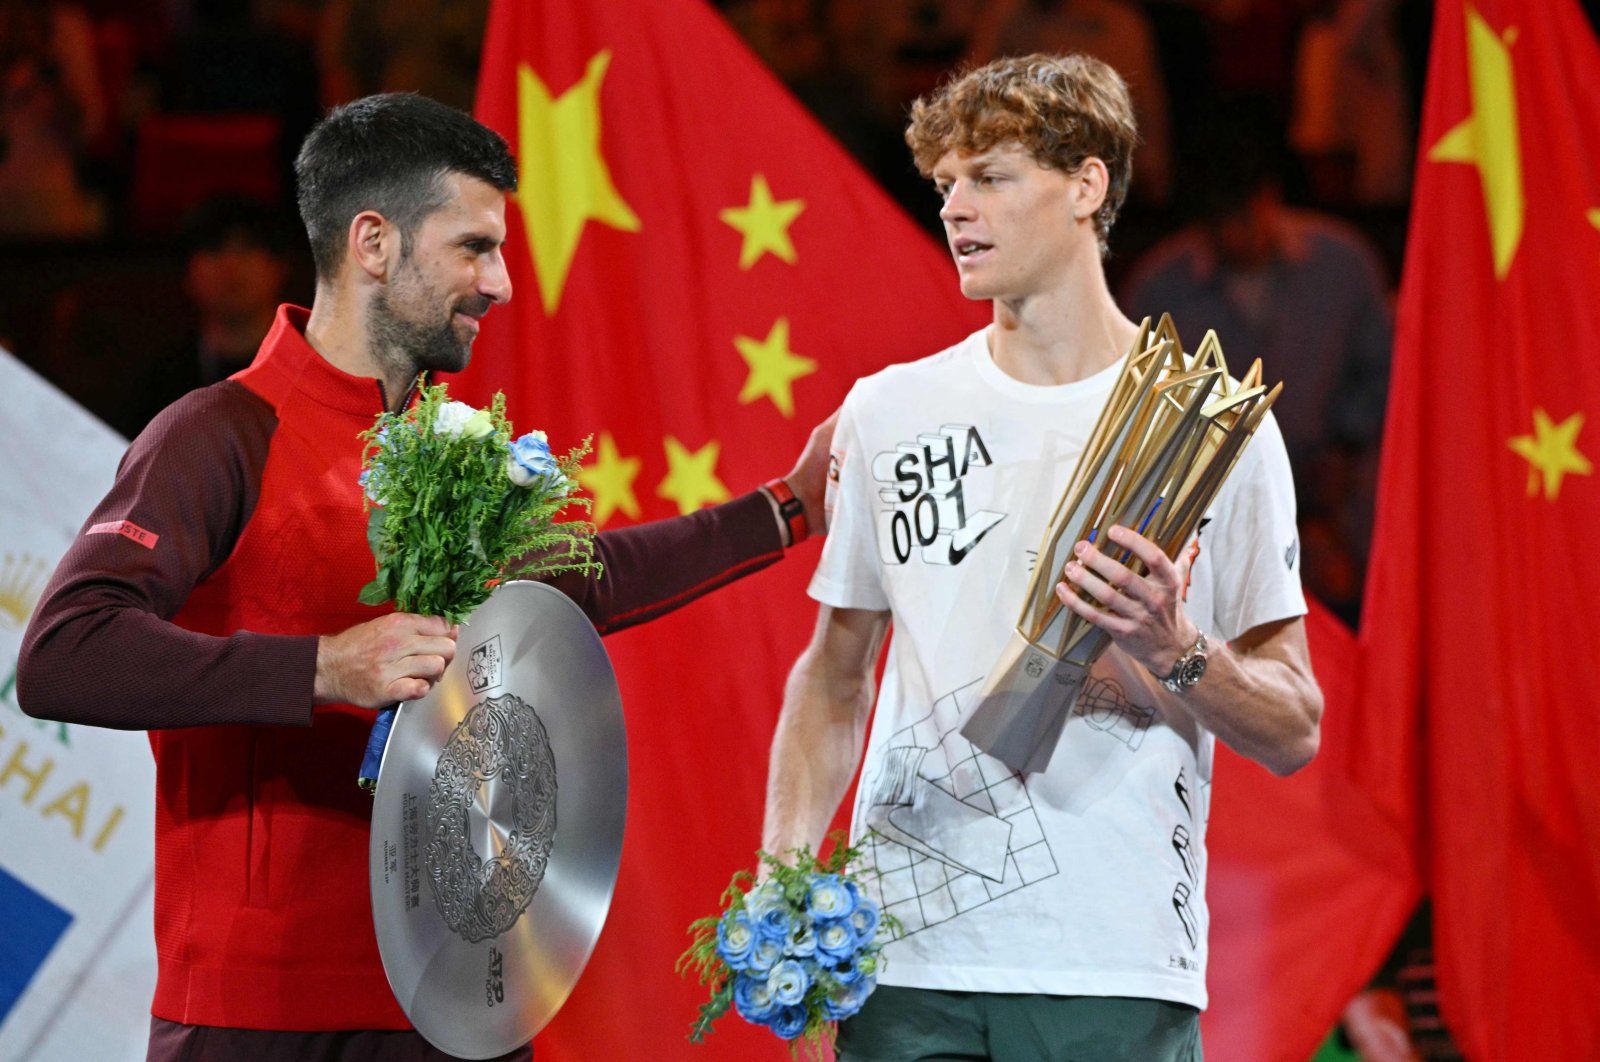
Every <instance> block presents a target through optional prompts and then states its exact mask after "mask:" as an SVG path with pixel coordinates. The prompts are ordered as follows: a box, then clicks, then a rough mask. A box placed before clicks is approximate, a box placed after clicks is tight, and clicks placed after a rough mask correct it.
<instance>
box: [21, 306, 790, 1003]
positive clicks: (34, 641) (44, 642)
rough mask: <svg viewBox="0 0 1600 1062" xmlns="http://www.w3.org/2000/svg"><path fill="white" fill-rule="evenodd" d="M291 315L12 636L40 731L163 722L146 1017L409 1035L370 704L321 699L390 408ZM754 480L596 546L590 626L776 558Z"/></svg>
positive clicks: (217, 392) (155, 457)
mask: <svg viewBox="0 0 1600 1062" xmlns="http://www.w3.org/2000/svg"><path fill="white" fill-rule="evenodd" d="M306 320H307V311H305V310H303V309H300V308H297V307H283V308H281V309H280V310H279V312H278V316H277V320H276V322H275V323H274V326H273V329H272V331H271V333H270V334H269V335H268V336H267V338H266V340H265V341H264V342H263V344H262V347H261V351H260V353H259V354H258V355H257V357H256V360H255V361H254V363H252V364H251V366H250V367H249V368H248V369H246V370H244V371H243V372H241V373H239V374H238V375H236V376H234V377H233V378H232V379H230V380H227V381H225V382H223V383H220V384H217V385H215V386H212V387H208V388H204V389H202V390H199V391H196V392H193V393H191V394H190V395H188V396H186V397H185V398H183V399H182V400H181V401H179V402H177V403H176V404H174V405H173V406H172V407H170V408H169V409H167V410H166V411H165V412H163V413H162V414H161V415H160V416H159V417H158V418H156V420H155V421H154V422H153V423H152V424H151V426H150V428H149V429H147V430H146V431H145V432H144V433H143V434H142V435H140V436H139V438H138V439H137V440H136V441H135V442H134V443H133V445H132V446H131V447H130V448H129V450H128V452H127V454H126V456H125V457H124V458H123V461H122V464H121V466H120V468H119V470H118V473H117V478H116V482H115V484H114V485H113V486H112V488H111V492H110V493H109V494H108V495H107V496H106V498H105V500H104V501H102V502H101V503H100V505H99V507H98V508H96V509H95V511H94V514H93V515H92V516H91V517H90V518H89V520H88V522H87V523H86V524H85V526H84V530H83V532H82V534H80V535H79V537H78V539H77V540H76V542H75V543H74V544H73V546H72V547H71V548H70V549H69V550H68V552H67V554H66V556H65V558H63V560H62V562H61V564H60V566H59V567H58V568H57V570H56V573H55V575H54V577H53V578H52V579H51V581H50V584H49V586H48V587H47V588H46V591H45V595H44V597H43V599H42V601H41V602H40V605H39V608H38V610H37V612H36V613H35V615H34V618H33V621H32V623H31V624H30V626H29V629H28V632H27V635H26V636H25V638H24V641H23V646H22V653H21V661H20V672H19V675H18V683H17V694H18V699H19V702H20V703H21V705H22V707H23V709H24V710H25V711H27V712H28V713H29V714H31V715H35V716H38V717H41V718H49V719H59V720H63V721H66V722H73V723H87V724H92V725H97V726H109V727H117V728H121V729H135V730H140V729H147V730H150V731H151V733H150V744H151V747H152V749H153V750H154V753H155V759H156V787H157V793H156V798H157V806H156V947H157V954H158V956H159V968H160V973H159V977H158V979H157V983H156V996H155V1002H154V1005H153V1007H152V1013H154V1014H155V1015H156V1016H157V1017H161V1018H166V1019H168V1020H171V1021H175V1022H182V1023H185V1024H192V1025H219V1026H231V1027H237V1028H255V1029H284V1030H325V1029H403V1028H407V1027H408V1023H407V1021H406V1019H405V1016H404V1014H403V1013H402V1012H401V1010H400V1006H399V1004H398V1003H397V1002H396V1001H395V999H394V996H393V994H392V993H391V992H390V990H389V985H388V981H387V980H386V979H385V977H384V973H383V966H382V963H381V961H380V959H379V956H378V946H377V940H376V938H375V936H374V934H373V927H372V914H371V908H370V902H369V898H368V885H367V838H368V828H369V820H370V816H371V810H372V802H371V798H370V797H368V796H367V794H365V793H363V792H361V791H360V790H359V789H358V788H357V787H356V786H355V784H354V781H353V779H354V777H355V771H356V768H357V767H358V766H359V764H360V762H361V753H362V748H363V746H364V744H365V741H366V736H367V731H368V729H369V728H370V726H371V722H372V718H373V713H372V712H371V711H368V710H363V709H359V708H355V707H352V706H350V705H322V706H319V707H317V708H315V710H313V707H312V703H311V698H312V685H313V681H314V678H315V674H316V657H317V636H318V635H322V634H334V633H337V632H339V631H342V630H344V629H346V628H348V627H350V626H352V625H354V624H357V623H360V622H363V621H365V620H370V619H372V618H374V617H376V616H379V615H382V614H383V612H384V611H386V609H381V608H372V607H368V606H364V605H360V604H358V603H357V601H356V596H357V593H358V592H359V591H360V589H361V587H362V586H363V585H364V584H365V583H367V582H368V581H369V580H370V579H371V578H372V576H373V571H374V564H373V560H372V555H371V553H370V551H369V550H368V547H367V541H366V516H365V513H364V512H363V509H362V504H361V489H360V487H359V485H358V484H357V481H356V477H357V475H358V474H359V471H360V468H359V465H360V456H361V444H360V442H359V440H358V439H357V435H358V434H359V433H360V432H362V431H364V430H365V429H367V428H368V427H370V426H371V425H372V423H373V419H374V417H375V416H376V415H377V414H378V413H379V412H381V410H382V408H383V399H382V393H381V391H380V389H379V386H378V382H377V381H376V380H373V379H365V378H360V377H355V376H350V375H348V374H346V373H344V372H342V371H340V370H339V369H337V368H335V367H334V366H333V365H331V364H330V363H329V362H327V361H326V360H325V359H324V358H322V357H321V356H320V355H319V354H317V352H316V351H315V350H313V349H312V348H311V346H310V345H309V344H308V343H307V342H306V341H305V337H304V331H305V324H306ZM782 552H783V547H782V539H781V532H780V530H779V528H778V525H777V521H776V519H775V517H774V515H773V511H772V509H771V506H770V504H769V502H768V501H767V499H766V498H765V497H763V496H762V495H761V494H760V493H759V492H755V493H752V494H749V495H746V496H744V497H742V498H738V499H735V500H734V501H731V502H728V503H727V504H725V505H721V506H718V507H716V508H713V509H706V510H702V511H701V512H698V513H695V514H692V515H690V516H686V517H679V518H676V519H672V520H663V521H658V522H656V523H653V524H646V525H642V526H638V527H633V528H626V529H622V530H619V531H614V532H605V533H602V534H600V535H598V536H597V538H596V555H597V558H598V559H599V560H600V561H601V562H602V563H603V564H604V567H605V575H604V578H602V579H600V580H594V579H590V578H587V577H582V576H563V577H559V578H556V579H554V580H552V582H553V584H554V585H555V586H557V587H558V588H559V589H561V590H563V591H564V592H566V593H567V594H568V595H569V596H571V597H572V598H573V599H574V600H575V601H576V602H577V603H578V604H579V606H580V607H581V608H582V609H583V610H584V612H585V613H586V614H587V615H588V616H589V618H590V619H591V620H592V621H593V622H594V624H595V626H596V627H597V628H598V629H599V630H600V631H602V632H608V631H611V630H616V629H619V628H621V627H624V626H628V625H631V624H634V623H638V622H641V621H643V620H645V619H649V618H651V617H653V616H655V615H659V614H661V613H663V612H666V611H669V610H670V609H672V608H675V607H677V606H678V605H680V604H683V603H685V602H686V601H689V600H692V599H693V598H694V597H696V596H698V595H700V594H702V593H704V592H706V591H707V590H710V589H712V588H714V587H716V586H720V585H722V584H724V583H727V582H729V581H731V580H733V579H735V578H738V577H739V576H741V575H743V574H746V573H748V572H751V571H754V570H756V569H758V568H761V567H764V566H765V565H767V564H770V563H772V562H773V561H775V560H777V559H778V558H779V557H780V556H781V555H782Z"/></svg>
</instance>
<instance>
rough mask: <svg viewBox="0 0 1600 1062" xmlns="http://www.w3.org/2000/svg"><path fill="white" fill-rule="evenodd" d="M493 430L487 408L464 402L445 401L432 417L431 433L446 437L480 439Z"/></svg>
mask: <svg viewBox="0 0 1600 1062" xmlns="http://www.w3.org/2000/svg"><path fill="white" fill-rule="evenodd" d="M493 431H494V420H493V418H491V417H490V416H489V412H488V410H483V409H474V408H472V407H471V406H469V405H467V404H466V403H465V402H446V403H445V404H444V405H442V406H440V407H439V412H438V414H437V415H436V416H435V417H434V418H433V433H434V434H435V435H443V436H446V437H448V438H467V439H482V438H486V437H487V436H488V435H489V434H490V433H491V432H493Z"/></svg>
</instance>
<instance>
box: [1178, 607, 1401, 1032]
mask: <svg viewBox="0 0 1600 1062" xmlns="http://www.w3.org/2000/svg"><path fill="white" fill-rule="evenodd" d="M1310 609H1311V611H1310V612H1309V613H1308V614H1307V616H1306V635H1307V638H1308V640H1309V641H1310V643H1311V662H1312V666H1313V668H1315V670H1316V673H1317V681H1318V683H1319V684H1320V685H1321V686H1322V695H1323V701H1324V712H1323V723H1322V751H1321V752H1320V753H1319V755H1318V757H1317V759H1315V760H1313V761H1312V762H1311V765H1310V766H1309V767H1307V768H1305V769H1304V770H1302V771H1300V772H1298V773H1297V774H1295V775H1293V776H1291V777H1289V778H1275V777H1273V776H1272V775H1271V774H1269V773H1268V772H1267V771H1266V769H1265V768H1263V767H1261V766H1259V765H1258V764H1254V763H1251V762H1250V761H1249V760H1246V759H1245V758H1243V757H1242V756H1240V755H1238V754H1237V753H1235V752H1233V751H1232V750H1230V749H1228V748H1227V747H1226V746H1224V745H1220V744H1219V745H1218V746H1217V759H1216V768H1215V771H1214V773H1213V777H1212V785H1211V793H1212V800H1211V819H1210V824H1209V827H1208V830H1209V833H1208V837H1207V846H1208V847H1209V849H1210V855H1209V863H1208V865H1207V867H1206V891H1207V895H1208V897H1209V899H1210V907H1211V969H1210V971H1209V973H1208V975H1207V981H1208V985H1209V987H1210V989H1211V1006H1210V1007H1209V1008H1208V1009H1207V1010H1206V1012H1205V1015H1204V1016H1203V1017H1202V1019H1201V1029H1202V1031H1203V1034H1204V1040H1205V1049H1206V1054H1207V1055H1208V1056H1210V1057H1213V1058H1221V1059H1239V1060H1241V1062H1305V1060H1306V1059H1308V1058H1310V1057H1311V1055H1312V1053H1313V1052H1314V1051H1315V1050H1316V1048H1317V1044H1318V1043H1320V1042H1321V1041H1322V1039H1323V1038H1324V1037H1325V1036H1326V1035H1327V1033H1328V1030H1329V1029H1330V1028H1332V1027H1333V1024H1334V1022H1336V1021H1337V1020H1338V1018H1339V1013H1340V1011H1342V1010H1343V1009H1344V1005H1345V1004H1346V1003H1347V1002H1349V1000H1350V997H1351V996H1353V995H1355V994H1356V993H1357V992H1359V991H1360V990H1361V989H1362V988H1363V987H1365V985H1366V984H1367V982H1368V981H1369V980H1370V979H1371V977H1372V974H1373V972H1374V971H1375V970H1376V969H1377V968H1378V967H1379V966H1380V965H1381V964H1382V962H1383V960H1384V957H1385V956H1386V955H1387V954H1388V953H1389V950H1390V947H1391V946H1392V945H1393V944H1394V941H1395V938H1396V937H1397V936H1399V934H1400V930H1401V927H1402V926H1403V925H1404V924H1405V921H1406V917H1407V916H1408V915H1409V914H1410V912H1411V909H1412V908H1413V907H1415V906H1416V903H1417V898H1418V894H1419V883H1418V878H1417V871H1416V866H1415V860H1414V858H1413V855H1412V850H1411V846H1410V840H1409V838H1408V837H1407V835H1406V834H1405V833H1404V832H1403V831H1401V830H1400V829H1398V828H1397V827H1396V826H1395V824H1394V823H1393V822H1392V821H1391V820H1390V819H1389V818H1388V817H1387V816H1386V814H1385V813H1384V810H1383V809H1382V808H1380V806H1379V805H1378V804H1377V803H1376V802H1375V801H1373V800H1371V799H1370V798H1369V797H1367V796H1366V794H1364V793H1363V792H1361V791H1360V790H1359V789H1357V788H1356V787H1355V786H1354V784H1353V783H1352V781H1351V779H1350V778H1349V776H1348V775H1347V774H1345V773H1344V772H1343V771H1342V770H1341V769H1340V767H1341V765H1342V764H1343V762H1344V761H1345V757H1344V756H1343V755H1341V753H1342V752H1343V751H1344V750H1345V749H1346V748H1347V747H1348V745H1349V743H1350V742H1351V741H1352V739H1353V734H1354V732H1355V729H1356V723H1357V720H1358V719H1359V718H1360V715H1359V713H1360V712H1361V711H1362V706H1361V705H1360V704H1359V703H1358V701H1357V695H1358V692H1359V688H1360V684H1359V675H1360V667H1359V665H1360V659H1359V654H1358V649H1357V645H1356V640H1355V637H1354V635H1352V634H1351V633H1350V631H1349V630H1348V629H1347V628H1346V627H1345V626H1344V624H1342V623H1341V622H1339V620H1338V619H1336V618H1335V617H1334V616H1333V614H1332V613H1330V612H1329V611H1328V610H1327V609H1326V608H1324V607H1323V606H1322V605H1320V604H1319V603H1317V602H1316V601H1311V602H1310Z"/></svg>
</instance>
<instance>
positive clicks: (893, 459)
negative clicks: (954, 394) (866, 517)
mask: <svg viewBox="0 0 1600 1062" xmlns="http://www.w3.org/2000/svg"><path fill="white" fill-rule="evenodd" d="M993 463H994V460H993V458H991V457H990V456H989V448H988V447H987V446H985V445H984V442H983V437H982V436H981V435H979V434H978V429H977V428H975V427H973V426H972V425H970V424H945V425H943V426H942V427H940V428H939V430H938V431H936V432H921V433H919V434H918V435H917V437H916V439H915V440H914V441H911V442H903V443H900V444H898V445H897V446H896V447H895V449H893V450H888V451H884V452H882V453H879V454H877V455H876V456H875V457H873V459H872V478H873V479H875V480H877V481H878V482H879V483H882V484H884V486H882V487H881V488H879V490H878V498H879V499H880V500H881V501H882V502H883V504H884V505H885V506H886V507H885V508H883V509H880V510H879V511H878V556H879V557H880V558H881V559H882V560H883V563H885V564H905V563H906V562H907V561H909V560H910V559H911V558H912V557H913V556H919V557H921V558H922V561H923V562H924V563H926V564H940V565H946V566H949V565H955V564H960V563H961V562H962V561H964V560H966V559H967V557H968V556H970V555H971V554H972V551H973V550H974V549H976V548H977V547H978V543H979V542H981V541H983V538H984V536H985V535H987V534H988V533H989V532H990V531H992V530H993V529H994V527H995V525H996V524H998V523H1000V521H1001V520H1004V519H1005V513H996V512H990V511H988V510H983V509H980V510H977V511H975V512H968V511H967V498H966V488H965V484H964V481H965V479H966V476H967V475H968V474H969V473H970V472H972V471H974V470H975V469H983V468H988V467H989V466H990V465H992V464H993Z"/></svg>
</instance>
